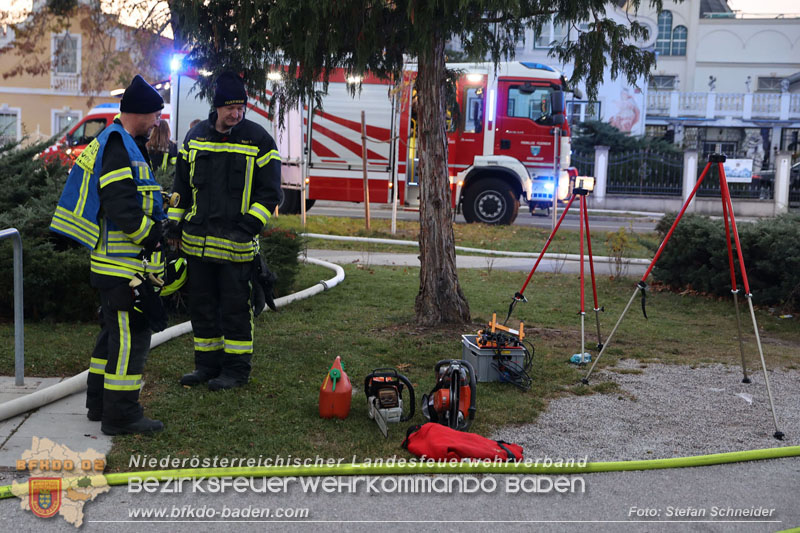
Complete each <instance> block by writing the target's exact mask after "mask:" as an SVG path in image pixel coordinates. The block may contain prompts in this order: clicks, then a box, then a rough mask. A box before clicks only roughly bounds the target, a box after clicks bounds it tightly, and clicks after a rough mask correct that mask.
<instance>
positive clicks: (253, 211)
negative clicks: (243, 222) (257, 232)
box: [247, 202, 272, 224]
mask: <svg viewBox="0 0 800 533" xmlns="http://www.w3.org/2000/svg"><path fill="white" fill-rule="evenodd" d="M247 214H248V215H253V216H254V217H256V218H257V219H258V220H260V221H261V224H266V223H267V219H268V218H270V217H271V216H272V215H270V213H269V209H267V208H266V207H264V206H263V205H261V204H260V203H258V202H256V203H254V204H253V205H251V206H250V209H249V210H248V211H247Z"/></svg>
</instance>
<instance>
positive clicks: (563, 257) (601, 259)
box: [302, 233, 650, 265]
mask: <svg viewBox="0 0 800 533" xmlns="http://www.w3.org/2000/svg"><path fill="white" fill-rule="evenodd" d="M302 235H303V237H308V238H313V239H327V240H331V241H348V242H370V243H373V244H396V245H399V246H419V243H418V242H417V241H401V240H398V239H379V238H375V237H348V236H345V235H326V234H324V233H303V234H302ZM455 249H456V250H458V251H460V252H470V253H478V254H486V255H499V256H503V257H531V258H534V259H535V258H537V257H539V253H537V252H510V251H502V250H484V249H482V248H468V247H466V246H456V247H455ZM544 257H545V258H547V259H551V260H554V261H580V260H581V256H580V255H578V254H544ZM593 259H594V261H595V262H597V263H614V262H616V259H615V258H613V257H608V256H604V255H601V256H593ZM625 263H627V264H629V265H649V264H650V260H649V259H640V258H628V259H625Z"/></svg>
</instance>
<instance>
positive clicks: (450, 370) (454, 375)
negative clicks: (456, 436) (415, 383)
mask: <svg viewBox="0 0 800 533" xmlns="http://www.w3.org/2000/svg"><path fill="white" fill-rule="evenodd" d="M434 373H435V374H436V385H435V386H434V387H433V390H432V391H431V393H430V395H428V394H425V395H423V396H422V413H423V414H424V415H425V418H427V419H428V420H430V421H431V422H436V423H439V424H442V425H445V426H448V427H450V428H452V429H457V430H459V431H466V430H467V429H469V426H470V424H472V420H473V419H474V418H475V396H476V394H475V393H476V385H475V383H476V376H475V370H474V369H473V368H472V365H471V364H470V363H469V362H468V361H464V360H463V359H444V360H442V361H439V362H438V363H436V366H434Z"/></svg>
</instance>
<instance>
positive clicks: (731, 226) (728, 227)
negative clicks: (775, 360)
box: [581, 154, 784, 440]
mask: <svg viewBox="0 0 800 533" xmlns="http://www.w3.org/2000/svg"><path fill="white" fill-rule="evenodd" d="M725 160H726V157H725V155H723V154H710V155H709V156H708V162H707V163H706V166H705V168H704V169H703V172H702V173H701V174H700V177H699V178H698V179H697V183H696V184H695V186H694V188H693V189H692V192H691V193H690V194H689V197H688V198H687V199H686V201H685V202H684V204H683V207H682V208H681V210H680V212H679V213H678V216H677V217H675V221H674V222H673V223H672V226H671V227H670V228H669V231H668V232H667V234H666V236H665V237H664V240H663V241H662V243H661V245H660V246H659V247H658V250H657V251H656V255H655V256H654V257H653V260H652V261H651V262H650V266H649V267H648V268H647V271H646V272H645V273H644V276H642V279H641V280H640V281H639V282H638V283H637V284H636V288H635V289H634V290H633V294H632V295H631V298H630V300H628V305H626V306H625V309H624V310H623V311H622V314H621V315H620V317H619V319H618V320H617V323H616V325H615V326H614V329H612V330H611V333H610V334H609V336H608V339H606V344H605V345H604V346H603V347H602V348H601V349H600V353H599V354H598V355H597V358H596V359H595V360H594V363H593V364H592V366H591V368H590V369H589V372H588V373H587V374H586V377H584V378H583V379H582V380H581V381H582V382H583V383H584V384H588V383H589V376H591V375H592V371H594V367H595V366H596V365H597V362H598V361H599V360H600V358H601V357H602V356H603V353H604V352H605V349H606V348H607V347H608V343H609V342H611V338H612V337H613V336H614V333H615V332H616V331H617V328H618V327H619V325H620V323H621V322H622V319H623V318H625V314H626V313H627V312H628V309H630V307H631V304H632V303H633V299H634V298H635V297H636V293H638V292H641V296H642V311H644V306H645V290H646V289H647V276H649V275H650V271H652V270H653V267H654V266H655V264H656V261H658V258H659V257H661V253H662V252H663V251H664V247H665V246H666V245H667V242H669V239H670V237H672V233H673V232H674V231H675V228H676V227H677V225H678V223H679V222H680V221H681V218H682V217H683V215H684V213H685V212H686V208H687V207H689V204H690V203H691V201H692V199H694V196H695V194H696V193H697V190H698V189H699V188H700V184H701V183H703V179H705V177H706V175H707V174H708V172H709V170H710V169H711V167H712V166H714V165H716V167H717V173H718V174H719V186H720V196H721V199H722V218H723V220H724V221H725V244H726V245H727V247H728V266H729V268H730V273H731V293H732V294H733V301H734V305H735V306H736V325H737V328H738V332H739V350H740V352H741V354H742V374H743V378H742V383H750V378H749V377H748V375H747V364H746V362H745V357H744V342H743V340H742V324H741V317H740V312H739V297H738V295H739V289H738V288H737V285H736V269H735V267H734V260H733V248H732V245H731V233H732V234H733V239H734V241H735V243H736V255H737V259H738V263H739V270H740V271H741V274H742V284H743V285H744V291H745V298H746V299H747V304H748V306H749V308H750V317H751V318H752V320H753V331H754V333H755V339H756V345H757V346H758V355H759V357H760V358H761V368H762V369H763V371H764V382H765V384H766V388H767V397H768V398H769V405H770V409H771V410H772V420H773V422H774V423H775V433H774V434H773V437H775V438H776V439H778V440H782V439H783V436H784V435H783V432H782V431H780V430H779V429H778V417H777V416H776V414H775V404H774V402H773V401H772V390H771V389H770V386H769V376H768V375H767V364H766V362H765V361H764V351H763V349H762V348H761V337H760V336H759V333H758V323H757V322H756V314H755V311H754V310H753V295H752V293H751V292H750V283H749V281H748V280H747V270H746V269H745V266H744V257H743V256H742V246H741V243H740V242H739V230H738V229H737V228H736V217H735V216H734V214H733V202H732V201H731V193H730V190H729V189H728V180H727V178H726V177H725V168H724V167H723V163H724V162H725ZM645 318H647V314H645Z"/></svg>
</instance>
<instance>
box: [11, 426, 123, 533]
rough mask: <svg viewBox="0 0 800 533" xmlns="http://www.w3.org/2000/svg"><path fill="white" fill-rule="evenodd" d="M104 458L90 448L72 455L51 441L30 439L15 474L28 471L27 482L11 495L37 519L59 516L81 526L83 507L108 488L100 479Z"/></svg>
mask: <svg viewBox="0 0 800 533" xmlns="http://www.w3.org/2000/svg"><path fill="white" fill-rule="evenodd" d="M105 467H106V456H105V455H103V454H102V453H99V452H97V451H96V450H93V449H91V448H89V449H88V450H86V451H81V452H75V451H72V450H71V449H69V448H68V447H66V446H64V445H62V444H57V443H55V442H53V441H51V440H50V439H40V438H38V437H33V439H32V441H31V448H30V450H25V451H24V452H23V453H22V458H21V459H20V460H18V461H17V471H19V472H22V471H25V470H27V471H28V472H29V473H30V476H31V477H30V478H28V481H27V482H22V483H19V482H14V483H12V484H11V492H12V494H14V495H15V496H17V497H18V498H19V499H20V504H19V505H20V507H21V508H22V509H24V510H26V511H30V512H32V513H33V514H34V515H36V516H38V517H40V518H53V517H54V516H56V515H60V516H61V517H63V518H64V520H66V521H67V522H69V523H70V524H72V525H74V526H75V527H80V526H81V524H83V506H84V505H86V502H90V501H92V500H94V499H95V498H96V497H97V496H98V495H100V494H102V493H104V492H108V491H109V490H110V487H109V486H108V482H107V481H106V478H105V476H104V475H103V470H104V469H105Z"/></svg>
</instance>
